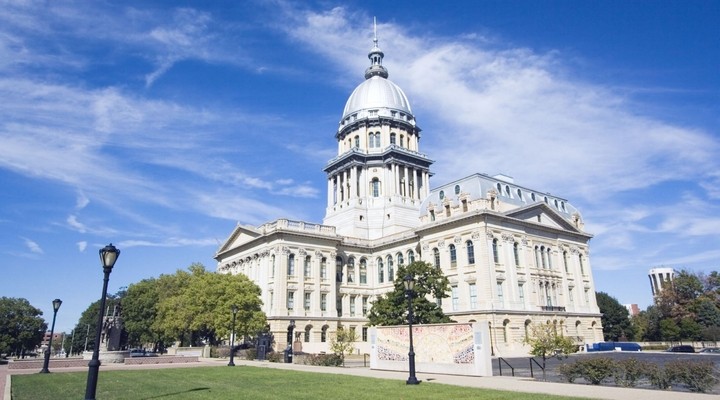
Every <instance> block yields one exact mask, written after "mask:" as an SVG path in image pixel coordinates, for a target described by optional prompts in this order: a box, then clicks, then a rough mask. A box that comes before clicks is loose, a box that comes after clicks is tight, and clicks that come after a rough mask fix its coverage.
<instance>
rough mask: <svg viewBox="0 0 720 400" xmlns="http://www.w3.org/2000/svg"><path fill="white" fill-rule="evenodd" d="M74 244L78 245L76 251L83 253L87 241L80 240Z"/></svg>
mask: <svg viewBox="0 0 720 400" xmlns="http://www.w3.org/2000/svg"><path fill="white" fill-rule="evenodd" d="M76 244H77V247H78V251H80V252H81V253H84V252H85V249H86V248H87V245H88V243H87V242H86V241H84V240H82V241H80V242H77V243H76Z"/></svg>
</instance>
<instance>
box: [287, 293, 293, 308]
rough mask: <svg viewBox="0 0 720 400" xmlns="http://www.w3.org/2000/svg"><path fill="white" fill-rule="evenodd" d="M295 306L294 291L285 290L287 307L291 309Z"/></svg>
mask: <svg viewBox="0 0 720 400" xmlns="http://www.w3.org/2000/svg"><path fill="white" fill-rule="evenodd" d="M293 308H295V292H293V291H291V290H289V291H288V292H287V309H288V310H292V309H293Z"/></svg>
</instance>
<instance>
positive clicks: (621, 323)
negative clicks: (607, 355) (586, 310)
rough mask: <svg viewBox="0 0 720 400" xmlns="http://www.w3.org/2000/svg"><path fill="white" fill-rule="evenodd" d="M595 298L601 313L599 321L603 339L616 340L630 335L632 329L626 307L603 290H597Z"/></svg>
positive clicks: (631, 334) (632, 332)
mask: <svg viewBox="0 0 720 400" xmlns="http://www.w3.org/2000/svg"><path fill="white" fill-rule="evenodd" d="M595 298H596V299H597V305H598V308H600V312H601V313H602V317H601V319H600V321H601V322H602V327H603V336H604V337H605V340H607V341H614V342H616V341H618V340H619V339H620V338H621V337H624V336H631V337H632V336H633V334H634V331H633V329H632V325H631V323H630V313H629V312H628V310H627V308H625V306H623V305H622V304H620V302H618V301H617V300H616V299H615V298H614V297H611V296H610V295H608V294H607V293H604V292H597V293H596V294H595Z"/></svg>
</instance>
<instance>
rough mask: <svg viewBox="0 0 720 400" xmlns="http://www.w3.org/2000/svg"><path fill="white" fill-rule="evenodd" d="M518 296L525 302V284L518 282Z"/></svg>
mask: <svg viewBox="0 0 720 400" xmlns="http://www.w3.org/2000/svg"><path fill="white" fill-rule="evenodd" d="M518 297H519V298H520V301H521V302H523V303H524V302H525V285H523V284H522V283H518Z"/></svg>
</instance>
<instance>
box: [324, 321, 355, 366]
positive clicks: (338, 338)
mask: <svg viewBox="0 0 720 400" xmlns="http://www.w3.org/2000/svg"><path fill="white" fill-rule="evenodd" d="M357 339H358V336H357V333H356V332H355V330H353V329H345V328H343V327H342V326H340V327H338V329H337V332H336V333H335V337H334V338H332V339H330V350H332V352H333V353H335V354H336V355H338V356H339V357H340V359H341V360H342V365H343V366H345V355H346V354H351V353H352V352H353V351H354V350H355V342H357Z"/></svg>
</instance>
